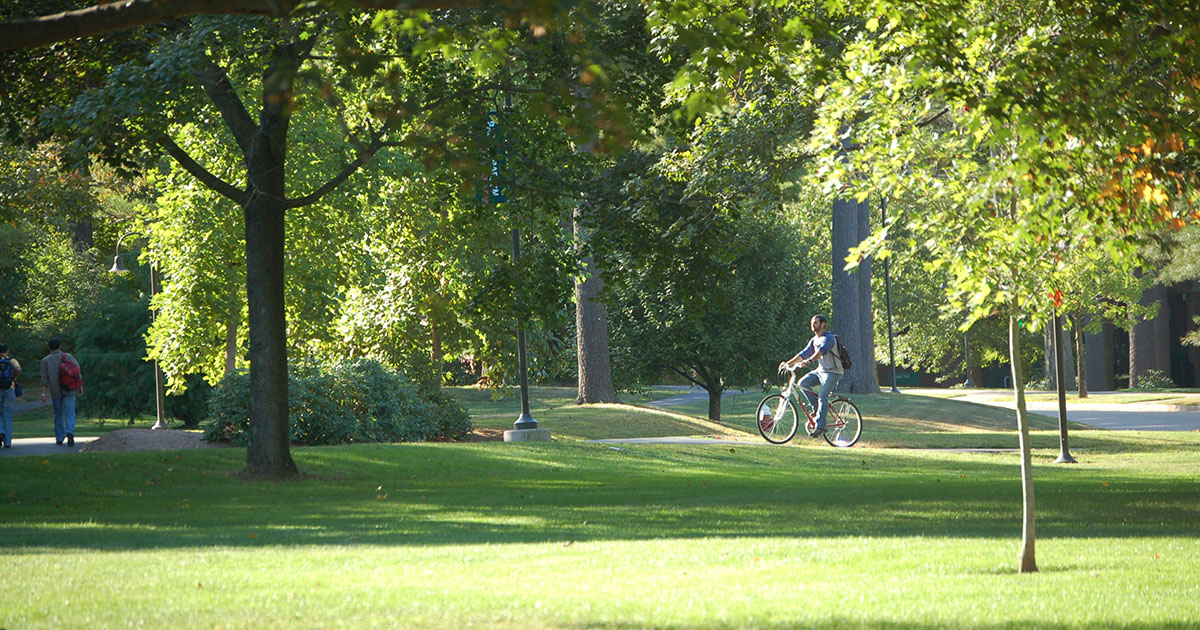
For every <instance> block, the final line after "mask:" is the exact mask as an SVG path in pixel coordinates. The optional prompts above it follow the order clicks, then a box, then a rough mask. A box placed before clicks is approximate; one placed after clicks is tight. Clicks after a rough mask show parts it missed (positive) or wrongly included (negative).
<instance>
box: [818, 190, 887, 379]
mask: <svg viewBox="0 0 1200 630" xmlns="http://www.w3.org/2000/svg"><path fill="white" fill-rule="evenodd" d="M861 205H862V206H865V204H861ZM863 210H866V208H865V207H863V208H862V209H861V210H860V204H859V203H857V202H855V201H854V200H853V199H835V200H834V201H833V234H832V247H831V250H832V255H833V312H832V313H831V314H830V322H829V328H830V330H831V331H832V332H834V333H835V334H837V336H838V339H840V340H841V341H842V344H843V345H845V346H846V349H847V350H848V351H849V352H850V358H851V359H853V361H854V367H852V368H850V370H849V371H847V372H846V374H845V375H844V376H843V377H842V380H841V381H840V382H839V383H838V387H837V391H840V392H852V393H858V394H873V393H879V382H878V377H877V376H876V374H875V350H874V348H875V344H874V331H875V324H874V321H873V319H872V317H871V276H870V274H871V267H870V264H864V265H861V266H860V267H859V269H858V271H857V272H855V273H850V272H848V271H846V256H847V255H848V254H849V253H850V248H851V247H854V246H856V245H858V244H859V243H860V242H862V239H863V238H865V237H866V234H867V233H868V232H867V231H868V230H869V229H870V223H869V221H868V220H867V217H866V216H865V213H864V212H863ZM860 234H862V236H860Z"/></svg>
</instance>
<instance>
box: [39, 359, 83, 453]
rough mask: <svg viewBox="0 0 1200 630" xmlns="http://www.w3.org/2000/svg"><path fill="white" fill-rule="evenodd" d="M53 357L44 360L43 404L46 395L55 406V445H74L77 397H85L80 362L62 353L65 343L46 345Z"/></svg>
mask: <svg viewBox="0 0 1200 630" xmlns="http://www.w3.org/2000/svg"><path fill="white" fill-rule="evenodd" d="M46 345H47V346H49V348H50V354H48V355H46V357H45V358H44V359H42V402H45V401H46V397H47V395H48V396H49V397H50V400H51V402H52V403H53V404H54V443H55V444H58V445H59V446H62V444H63V440H64V439H65V440H66V442H67V446H75V397H76V396H82V395H83V377H82V376H80V374H79V361H76V360H75V357H73V356H71V355H70V354H68V353H66V352H63V351H62V342H60V341H59V340H57V339H51V340H50V341H49V343H47V344H46Z"/></svg>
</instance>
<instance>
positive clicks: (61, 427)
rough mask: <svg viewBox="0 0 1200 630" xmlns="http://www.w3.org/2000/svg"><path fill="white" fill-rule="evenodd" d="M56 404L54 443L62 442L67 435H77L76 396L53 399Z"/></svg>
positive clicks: (68, 395) (69, 395)
mask: <svg viewBox="0 0 1200 630" xmlns="http://www.w3.org/2000/svg"><path fill="white" fill-rule="evenodd" d="M52 400H53V402H54V441H55V442H62V441H63V440H65V439H67V434H68V433H70V434H71V435H75V394H67V395H66V396H63V397H62V398H54V399H52Z"/></svg>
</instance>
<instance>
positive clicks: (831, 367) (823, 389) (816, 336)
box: [779, 313, 845, 437]
mask: <svg viewBox="0 0 1200 630" xmlns="http://www.w3.org/2000/svg"><path fill="white" fill-rule="evenodd" d="M828 324H829V322H828V320H826V319H825V316H824V315H821V314H819V313H818V314H816V315H813V316H812V320H811V321H810V322H809V327H810V328H812V332H813V336H812V339H809V340H808V344H807V345H805V346H804V349H803V350H801V351H800V352H798V353H796V356H794V357H792V358H790V359H788V360H787V361H783V362H781V363H780V364H779V370H780V371H783V370H785V369H791V368H793V367H795V366H800V367H804V366H805V365H808V364H809V363H812V362H813V361H816V362H817V368H816V369H815V370H813V371H811V372H809V373H808V374H805V375H804V378H801V379H800V385H801V386H802V387H807V388H809V389H812V388H814V387H816V386H817V385H818V384H819V385H820V390H819V391H818V393H817V400H813V395H812V394H811V393H809V392H808V391H805V390H800V391H802V392H804V395H805V397H807V398H808V403H809V404H810V405H813V406H815V407H816V408H817V428H816V429H814V430H813V432H812V433H809V434H808V436H809V437H819V436H820V435H821V434H822V433H825V418H826V417H827V416H828V415H829V392H832V391H833V388H835V387H837V384H838V381H839V380H841V378H842V374H843V373H844V372H845V370H844V369H843V368H842V362H841V358H840V357H838V356H837V354H836V353H837V337H836V336H835V335H834V334H833V333H831V332H826V331H825V327H826V326H827V325H828Z"/></svg>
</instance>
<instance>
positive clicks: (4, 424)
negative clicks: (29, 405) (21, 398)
mask: <svg viewBox="0 0 1200 630" xmlns="http://www.w3.org/2000/svg"><path fill="white" fill-rule="evenodd" d="M16 394H17V393H16V392H15V391H13V389H12V388H11V387H10V388H8V389H6V390H4V391H3V392H0V433H3V434H4V445H5V446H12V417H13V405H14V401H16Z"/></svg>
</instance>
